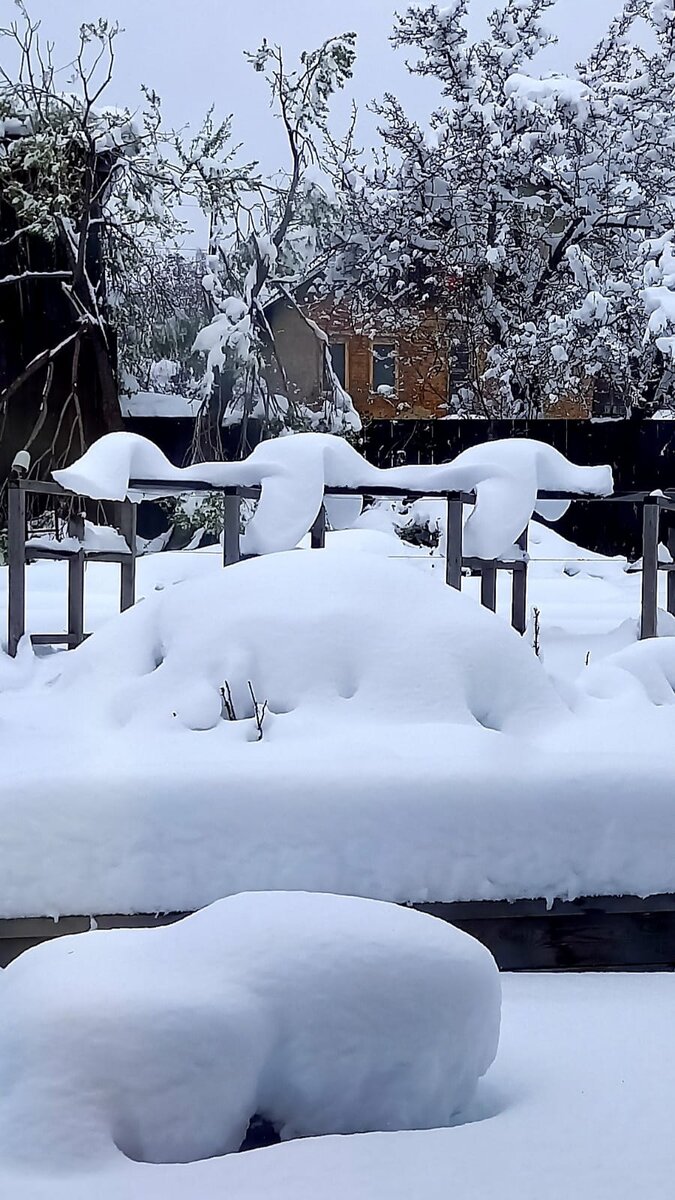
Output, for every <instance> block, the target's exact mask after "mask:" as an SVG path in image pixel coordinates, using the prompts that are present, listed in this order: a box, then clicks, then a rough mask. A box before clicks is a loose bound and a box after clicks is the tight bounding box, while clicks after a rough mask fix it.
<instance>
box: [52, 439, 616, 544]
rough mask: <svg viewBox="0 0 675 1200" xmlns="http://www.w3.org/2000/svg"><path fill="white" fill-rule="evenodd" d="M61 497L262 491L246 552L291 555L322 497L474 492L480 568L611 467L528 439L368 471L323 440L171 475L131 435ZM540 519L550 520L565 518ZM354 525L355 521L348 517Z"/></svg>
mask: <svg viewBox="0 0 675 1200" xmlns="http://www.w3.org/2000/svg"><path fill="white" fill-rule="evenodd" d="M54 478H55V479H56V480H57V482H58V483H60V484H61V485H62V486H63V487H65V488H70V489H72V490H73V491H74V492H77V493H79V494H80V495H85V496H91V497H92V498H93V499H99V500H123V499H124V498H125V497H126V496H128V495H131V497H132V498H134V497H135V498H136V499H138V493H134V492H133V489H130V481H131V480H132V479H154V480H159V481H162V482H164V481H166V483H167V485H168V486H167V490H168V491H170V490H171V485H172V484H173V487H174V490H175V489H176V488H182V489H183V490H189V485H190V483H191V482H192V483H194V482H195V481H197V480H200V481H202V482H204V483H210V484H212V485H214V486H218V487H254V486H255V487H257V486H260V487H261V496H260V502H259V503H258V505H257V508H256V512H255V514H254V516H253V518H252V520H251V521H250V522H249V524H248V526H247V529H246V536H245V550H246V552H247V553H251V554H266V553H269V552H270V551H276V550H290V549H292V548H293V547H294V546H296V545H297V544H298V542H299V541H300V540H301V539H302V538H303V537H304V535H305V534H306V533H307V531H308V530H309V529H310V527H311V525H312V524H313V522H314V520H315V518H316V516H317V513H318V512H319V509H320V507H321V503H322V500H323V495H324V489H325V488H329V489H330V488H337V487H363V488H368V487H372V488H373V489H374V490H376V489H377V488H378V487H401V488H410V489H411V490H413V491H428V492H431V493H434V492H444V491H467V492H469V491H475V492H476V505H475V508H474V509H473V511H472V512H471V515H470V516H469V518H468V520H467V522H466V527H465V551H466V553H467V554H469V555H477V556H478V557H481V558H493V557H494V558H496V557H500V556H501V555H504V554H506V553H508V551H509V550H510V549H511V547H512V546H513V544H514V542H515V541H516V539H517V538H518V537H519V536H520V534H521V533H522V532H523V530H524V528H525V526H526V525H527V523H528V521H529V519H530V517H531V516H532V513H533V512H534V511H535V509H536V510H537V511H539V512H543V511H544V509H543V507H542V505H538V504H537V491H538V490H545V491H571V492H574V493H577V494H580V495H607V494H609V493H610V492H611V491H612V472H611V469H610V468H609V467H578V466H575V465H574V464H572V463H570V462H568V461H567V459H566V458H564V457H563V455H562V454H560V453H559V452H558V451H557V450H554V449H553V448H552V447H551V446H546V445H545V444H544V443H543V442H537V441H533V440H532V439H530V438H514V439H512V440H504V441H496V442H487V443H485V444H483V445H479V446H473V447H471V448H470V449H469V450H465V451H464V452H463V453H462V454H460V455H459V456H458V458H456V459H455V460H454V462H452V463H444V464H440V465H437V466H407V467H392V468H390V469H389V470H383V469H380V468H377V467H373V466H372V465H371V464H370V463H369V462H367V461H366V459H364V458H363V457H362V456H361V455H360V454H359V453H358V452H357V451H356V450H355V449H354V448H353V447H352V446H350V445H349V443H348V442H346V441H344V439H342V438H340V437H334V436H332V435H331V434H322V433H300V434H296V435H294V436H292V437H281V438H273V439H270V440H269V441H266V442H261V443H260V445H259V446H256V448H255V450H254V451H253V452H252V454H250V455H249V457H248V458H247V459H245V460H244V461H243V462H234V463H200V464H196V465H193V466H190V467H184V468H178V467H174V466H172V464H171V463H170V462H169V461H168V459H166V458H165V457H164V455H163V454H162V452H161V450H159V449H158V448H157V447H156V446H155V445H154V444H153V443H152V442H150V441H148V440H147V439H146V438H142V437H139V436H138V435H137V434H133V433H110V434H107V435H106V436H105V437H103V438H101V439H100V440H99V441H98V442H95V443H94V445H93V446H91V447H90V448H89V450H87V452H86V454H84V455H83V456H82V458H81V459H79V460H78V461H77V462H76V463H74V464H73V465H72V466H71V467H67V468H66V469H65V470H63V471H55V472H54ZM566 507H567V506H566V504H564V503H563V504H562V506H561V505H560V504H559V503H558V504H556V505H555V506H553V507H551V506H550V505H549V506H548V507H547V508H546V510H545V515H546V516H547V517H550V518H551V519H554V518H555V516H556V515H560V514H561V513H562V512H563V511H564V510H565V508H566ZM354 515H356V514H354Z"/></svg>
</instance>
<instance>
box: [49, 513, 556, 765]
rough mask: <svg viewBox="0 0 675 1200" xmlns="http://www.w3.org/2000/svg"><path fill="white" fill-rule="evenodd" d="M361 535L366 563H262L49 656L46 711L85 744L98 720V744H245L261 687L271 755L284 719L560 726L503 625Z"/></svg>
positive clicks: (539, 677)
mask: <svg viewBox="0 0 675 1200" xmlns="http://www.w3.org/2000/svg"><path fill="white" fill-rule="evenodd" d="M359 537H360V539H361V540H363V541H364V542H365V545H366V547H367V548H368V550H369V551H371V552H370V553H355V552H353V550H352V549H350V547H351V546H352V542H353V538H352V537H345V538H344V539H338V541H337V544H336V549H334V550H333V552H332V553H330V554H320V553H301V552H292V553H288V554H276V555H273V556H265V557H261V558H258V559H254V560H251V561H246V562H241V563H237V564H236V565H234V566H232V567H228V568H227V570H221V571H218V572H216V573H213V574H212V575H210V576H209V578H208V579H198V580H196V581H194V582H185V583H184V584H182V585H181V586H179V587H170V588H165V589H163V590H161V591H160V592H158V593H155V595H154V596H151V597H148V598H146V599H145V600H144V601H143V602H142V603H140V604H137V605H135V606H134V608H132V609H130V610H129V611H127V612H126V613H123V614H121V616H120V617H119V619H118V620H116V621H113V622H111V623H110V624H109V625H107V626H106V627H105V628H104V629H102V630H100V631H99V632H98V633H97V634H96V635H95V636H94V637H92V638H91V639H89V640H88V641H87V642H85V643H84V645H83V646H82V647H80V649H79V650H78V651H77V653H74V654H67V655H58V656H55V657H53V658H52V660H51V662H50V663H48V664H47V666H46V667H45V674H46V675H47V676H48V678H49V685H50V686H49V691H48V692H45V693H43V695H44V701H45V707H47V706H55V707H56V708H57V709H59V710H60V711H61V713H62V714H63V716H64V718H65V723H67V722H70V721H71V720H72V718H73V715H74V714H75V713H78V714H80V715H81V718H82V720H84V719H85V718H86V720H87V722H88V725H89V729H90V731H91V732H93V729H94V724H95V722H97V718H98V723H99V730H100V736H101V737H103V736H105V733H106V731H107V729H108V728H109V726H112V727H113V728H117V729H121V728H124V727H128V726H132V727H133V728H134V731H135V733H136V734H139V733H144V734H145V735H147V736H148V737H150V736H151V735H152V733H154V732H163V733H164V734H169V735H170V734H171V733H172V732H175V729H176V724H178V725H179V726H181V727H184V728H187V729H190V730H216V729H217V730H218V731H219V734H220V736H221V737H224V738H228V739H230V740H231V739H232V738H234V739H236V740H240V739H241V738H244V739H246V738H249V737H256V736H257V730H256V729H255V728H253V727H252V725H251V718H252V717H253V700H252V696H251V687H252V688H253V695H254V696H255V697H256V699H257V701H258V703H259V704H262V703H264V702H266V703H267V712H266V716H265V720H266V722H267V723H266V724H263V733H264V735H265V736H269V738H270V739H271V741H272V742H276V741H279V740H282V739H283V736H284V734H283V721H282V720H281V719H279V721H276V720H275V718H277V717H279V718H282V717H283V716H284V715H286V714H290V713H296V714H303V713H307V714H308V715H310V716H313V717H314V718H315V719H316V720H317V721H318V722H320V723H321V724H322V725H323V726H324V727H326V728H328V729H330V727H331V724H332V722H335V721H337V722H340V723H342V722H344V721H349V722H350V723H351V722H364V723H366V722H373V723H377V724H384V723H386V724H387V725H388V726H391V724H392V723H398V722H401V721H402V722H404V723H407V722H408V721H410V720H412V721H413V722H415V723H428V722H432V721H439V722H441V723H443V724H444V725H445V724H447V725H450V726H452V725H457V724H468V725H472V726H474V727H475V726H476V725H478V726H481V727H485V728H487V729H492V730H506V731H511V732H515V731H516V730H521V731H523V730H527V726H528V724H529V723H530V722H534V721H536V723H537V725H538V726H540V727H541V726H543V725H545V724H546V723H547V722H549V721H551V720H554V719H555V718H556V717H560V716H561V715H562V714H563V712H564V711H565V706H564V705H563V703H562V701H561V699H560V697H559V696H558V694H557V692H556V691H555V689H554V687H553V686H552V684H551V683H550V681H549V679H548V678H547V676H546V675H545V673H544V671H543V670H542V669H541V666H540V664H539V663H538V662H537V661H536V659H535V658H534V656H533V655H532V653H531V651H530V649H529V647H528V646H527V644H526V643H524V642H523V640H522V639H521V638H520V637H518V635H517V634H516V633H515V632H514V631H513V630H512V629H510V628H509V627H508V626H507V625H506V624H505V623H504V622H502V621H495V620H494V617H493V616H492V614H491V613H488V612H487V611H486V610H485V609H483V608H480V607H478V606H477V605H476V604H475V603H474V602H473V601H472V600H471V599H469V598H468V597H466V596H463V595H461V594H460V593H458V592H456V591H455V590H454V589H451V588H444V587H443V588H442V587H436V586H435V584H434V582H432V581H430V580H429V579H427V578H426V577H425V576H424V575H423V574H421V573H420V572H418V571H416V570H415V569H414V568H413V567H412V566H411V565H410V564H408V563H405V562H403V563H400V562H392V561H391V560H390V559H389V558H388V557H386V551H387V550H388V549H389V543H388V542H387V541H386V540H382V539H379V538H377V537H375V538H368V536H367V535H357V538H359ZM340 547H341V548H340ZM383 551H384V553H383ZM413 614H416V615H415V616H414V617H413ZM411 617H412V619H411ZM223 692H225V696H223ZM33 702H35V698H34V700H33ZM228 704H231V710H232V711H231V712H230V711H228ZM232 715H233V716H234V717H235V718H236V720H235V721H231V720H230V721H228V716H230V717H231V716H232ZM47 719H48V718H47V714H46V713H45V720H47ZM57 719H58V718H57ZM64 733H65V728H64ZM223 750H224V751H225V747H223Z"/></svg>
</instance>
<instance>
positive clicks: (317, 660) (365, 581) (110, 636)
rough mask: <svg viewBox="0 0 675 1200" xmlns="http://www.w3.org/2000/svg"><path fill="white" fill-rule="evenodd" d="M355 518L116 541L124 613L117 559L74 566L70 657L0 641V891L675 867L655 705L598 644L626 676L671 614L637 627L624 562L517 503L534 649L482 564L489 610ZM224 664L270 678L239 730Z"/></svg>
mask: <svg viewBox="0 0 675 1200" xmlns="http://www.w3.org/2000/svg"><path fill="white" fill-rule="evenodd" d="M429 503H430V504H433V503H434V502H433V501H430V502H429ZM437 503H438V502H437ZM438 506H439V507H440V508H441V509H442V508H443V504H442V502H441V503H440V504H439V505H438ZM369 511H370V510H369ZM375 516H376V517H377V519H378V520H379V521H380V523H381V526H382V528H380V529H379V530H375V529H365V528H361V529H358V530H346V531H344V532H342V533H336V534H329V535H328V542H327V549H326V551H325V552H324V551H307V552H305V551H298V552H294V553H288V554H283V555H278V556H268V557H266V558H263V559H259V560H255V561H249V562H244V563H241V564H239V565H237V566H235V567H228V568H227V569H226V570H223V568H222V566H221V552H220V550H219V548H218V547H213V548H212V549H211V550H210V551H197V552H192V553H185V552H183V553H173V554H158V555H152V556H150V557H144V558H141V559H139V561H138V564H137V567H138V588H139V595H140V596H144V597H145V599H143V600H142V601H141V602H140V603H139V604H138V605H137V606H136V608H135V609H134V610H131V611H130V612H128V613H127V614H126V615H123V616H121V617H118V616H112V614H114V613H115V611H116V608H117V604H118V568H115V567H113V566H106V565H99V564H96V563H93V564H89V565H88V567H87V587H86V596H87V614H86V617H87V628H88V629H92V628H93V629H96V628H97V627H98V632H97V633H95V635H94V636H93V637H92V638H90V639H89V640H88V641H87V642H86V643H85V645H84V646H83V647H82V648H81V649H79V650H77V651H74V652H71V653H67V654H66V653H64V652H57V653H53V654H47V655H41V654H39V655H37V656H36V655H34V654H33V652H32V651H31V649H30V646H29V645H28V644H27V643H25V644H24V645H23V646H22V647H21V653H20V655H19V657H18V658H17V660H16V661H14V660H10V659H8V658H7V657H6V656H4V655H0V731H1V733H2V738H3V742H4V743H5V744H6V746H7V750H6V753H5V756H4V760H3V781H2V787H1V788H0V820H1V821H2V828H3V837H2V842H1V845H0V856H1V857H0V915H2V916H14V917H19V916H31V915H32V916H41V915H45V914H46V915H54V916H56V915H58V914H68V913H73V914H77V913H85V914H89V913H93V914H97V913H106V912H108V913H109V912H120V911H124V912H138V911H141V912H157V911H160V912H161V911H177V910H189V909H192V908H195V907H199V906H202V905H205V904H209V903H211V902H212V901H214V900H216V899H218V898H219V897H221V896H224V895H228V894H231V893H234V892H238V891H247V890H267V889H277V890H309V891H323V892H335V893H344V894H354V895H363V896H371V897H374V898H377V899H384V900H400V901H425V900H448V901H451V900H480V899H516V898H520V897H528V896H532V897H537V896H544V897H546V898H547V899H553V898H554V897H556V896H559V897H563V898H565V897H573V896H580V895H589V894H590V895H593V894H615V895H621V894H626V893H629V894H639V895H648V894H651V893H655V892H669V891H673V890H675V869H674V867H673V858H672V853H671V847H672V844H673V839H675V805H673V801H672V788H671V787H670V783H669V781H670V779H672V775H673V771H675V752H674V751H673V745H674V744H675V739H674V738H673V721H674V719H675V706H673V704H663V703H656V704H655V703H654V697H655V696H658V695H659V694H661V695H664V694H667V693H666V690H665V684H663V685H661V684H659V685H658V686H659V688H660V693H657V692H654V691H652V690H651V689H652V684H651V683H650V684H649V687H648V688H645V687H644V686H640V687H638V686H637V685H636V686H634V687H633V686H631V687H630V688H629V687H628V686H627V685H628V684H630V679H629V678H628V675H627V673H626V669H625V667H624V666H623V665H622V662H621V660H619V665H618V666H615V665H614V663H613V659H614V658H615V656H617V655H620V654H622V653H623V652H624V651H625V650H626V649H627V648H628V647H631V646H632V647H633V651H632V654H633V655H634V660H635V663H636V664H642V666H633V667H631V670H632V671H633V672H634V673H635V672H637V671H639V672H640V675H641V677H642V675H643V674H644V673H649V675H650V678H651V673H652V672H654V671H657V673H658V671H662V672H663V673H664V675H665V677H666V678H669V677H671V676H670V674H669V673H670V672H671V671H672V667H671V665H670V657H669V656H670V654H671V651H670V646H671V644H672V643H671V639H669V638H662V639H660V640H659V641H658V642H657V643H654V644H653V645H652V644H646V643H643V644H641V645H635V642H636V637H637V614H638V612H639V594H640V583H641V580H640V576H639V575H636V574H628V573H627V572H626V566H627V564H626V561H625V559H619V558H617V559H607V558H603V557H602V556H600V555H591V554H589V552H588V551H583V550H580V548H579V547H576V546H574V545H572V544H571V543H569V542H567V541H565V540H564V539H562V538H560V537H559V535H558V534H556V533H554V532H553V531H552V530H549V529H547V528H546V527H544V526H541V525H538V524H536V523H533V524H532V528H531V536H530V553H531V555H532V561H531V563H530V604H531V605H533V606H536V607H537V608H538V609H539V610H540V624H541V647H542V649H541V658H540V659H539V660H537V659H536V658H535V657H534V656H533V654H532V651H531V648H530V642H531V636H532V634H531V630H530V632H529V633H528V634H527V635H526V637H525V638H523V639H521V638H519V637H518V636H517V635H516V634H515V633H514V632H513V631H512V630H510V628H509V627H508V624H507V619H505V614H507V613H508V608H509V599H508V596H507V588H508V578H507V577H506V576H501V577H500V585H499V615H497V616H494V615H492V614H490V613H488V612H487V611H485V610H482V609H481V608H480V607H479V606H478V605H477V603H476V594H477V587H476V584H475V582H474V581H465V584H464V589H465V591H464V592H463V594H462V595H456V594H455V593H454V592H453V591H452V589H449V588H447V587H446V586H445V583H444V564H443V561H442V559H441V558H440V557H439V556H438V554H437V553H435V554H430V553H429V551H427V550H422V549H419V548H417V547H413V546H406V545H405V543H403V542H401V541H400V540H399V539H398V538H394V537H393V535H392V533H391V522H390V523H389V532H388V533H387V532H385V531H383V529H384V527H385V526H386V510H384V509H383V508H379V509H376V510H375ZM365 519H366V514H364V516H363V517H362V518H361V519H360V522H359V523H360V524H361V523H364V522H365ZM579 559H580V560H581V561H573V560H579ZM570 567H572V568H573V569H574V570H575V572H576V573H575V574H570V573H566V569H569V568H570ZM64 583H65V564H60V563H46V562H41V563H37V564H35V565H34V566H31V567H30V568H29V571H28V600H29V606H28V619H29V628H31V629H34V630H40V629H43V630H44V629H45V628H46V629H50V628H51V629H57V628H58V627H59V624H61V626H62V623H63V620H64V616H65V601H64V593H63V588H64ZM661 587H662V588H663V589H664V591H665V578H664V579H662V580H661ZM411 614H413V615H412V616H411ZM415 614H423V616H421V617H420V618H416V617H415ZM664 620H665V618H664V616H663V614H662V618H661V621H662V628H663V630H664V632H671V633H672V622H670V623H668V622H665V624H664ZM662 656H663V657H662ZM661 658H662V661H661ZM603 664H604V665H605V667H606V668H607V670H610V669H611V670H612V671H613V672H615V673H616V676H617V678H618V680H619V681H620V683H621V686H620V687H619V686H618V684H617V686H611V687H608V686H605V685H603V684H602V683H601V681H599V679H598V675H597V674H596V667H597V668H600V667H601V666H602V665H603ZM226 680H227V681H228V682H229V684H230V685H231V690H232V695H233V699H234V704H235V711H236V716H237V718H238V719H237V720H236V721H228V720H226V719H223V718H222V716H221V713H222V709H223V705H222V696H221V694H220V688H221V687H223V686H224V684H225V682H226ZM249 681H250V682H251V683H252V685H253V689H254V694H255V696H256V699H257V701H258V703H260V704H262V703H264V701H266V700H267V701H268V711H267V713H266V716H265V718H264V721H263V731H264V736H263V739H262V741H259V740H258V731H257V727H256V723H255V720H254V719H253V715H252V713H253V706H252V699H251V695H250V692H249V689H248V683H249ZM598 692H600V693H601V694H597V693H598ZM174 712H175V713H176V716H175V717H174V716H173V715H172V714H173V713H174ZM36 745H39V747H40V753H39V754H36V753H35V747H36ZM45 763H48V764H49V777H48V780H49V781H48V785H47V786H46V785H45ZM102 777H105V787H102V785H101V780H102Z"/></svg>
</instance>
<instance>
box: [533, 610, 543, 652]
mask: <svg viewBox="0 0 675 1200" xmlns="http://www.w3.org/2000/svg"><path fill="white" fill-rule="evenodd" d="M532 618H533V626H532V649H533V650H534V652H535V654H536V656H537V658H540V657H541V609H539V608H533V609H532Z"/></svg>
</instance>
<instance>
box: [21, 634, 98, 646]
mask: <svg viewBox="0 0 675 1200" xmlns="http://www.w3.org/2000/svg"><path fill="white" fill-rule="evenodd" d="M85 636H88V635H85ZM30 640H31V642H32V643H33V645H34V646H52V645H54V646H56V645H63V646H77V645H78V644H79V642H80V640H81V639H80V638H78V637H76V636H75V634H72V633H31V635H30Z"/></svg>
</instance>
